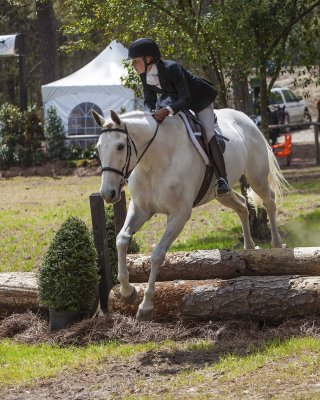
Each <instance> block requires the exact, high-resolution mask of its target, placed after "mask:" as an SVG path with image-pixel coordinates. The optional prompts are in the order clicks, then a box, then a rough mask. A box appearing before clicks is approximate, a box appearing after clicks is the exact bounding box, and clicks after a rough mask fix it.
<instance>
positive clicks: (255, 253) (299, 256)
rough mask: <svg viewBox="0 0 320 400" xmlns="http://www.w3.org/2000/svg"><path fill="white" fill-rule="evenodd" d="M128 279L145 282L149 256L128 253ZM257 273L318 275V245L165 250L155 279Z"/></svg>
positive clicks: (203, 277)
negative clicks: (251, 248) (246, 248)
mask: <svg viewBox="0 0 320 400" xmlns="http://www.w3.org/2000/svg"><path fill="white" fill-rule="evenodd" d="M127 266H128V270H129V274H130V282H147V280H148V277H149V272H150V256H143V255H139V254H129V255H128V257H127ZM244 275H246V276H249V275H250V276H253V275H255V276H257V275H275V276H280V275H309V276H320V248H318V247H297V248H294V249H289V248H285V249H259V250H243V251H233V250H200V251H192V252H189V253H185V252H177V253H168V254H167V256H166V260H165V262H164V264H163V265H162V266H161V268H160V270H159V273H158V276H157V281H173V280H178V279H186V280H188V279H190V280H198V279H199V280H201V279H216V278H220V279H230V278H236V277H239V276H244Z"/></svg>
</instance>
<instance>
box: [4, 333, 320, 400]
mask: <svg viewBox="0 0 320 400" xmlns="http://www.w3.org/2000/svg"><path fill="white" fill-rule="evenodd" d="M159 353H160V354H162V356H163V357H165V358H166V359H170V358H172V362H173V363H174V357H175V356H176V355H180V356H182V357H187V355H189V358H190V359H191V360H192V358H194V360H201V354H203V355H204V356H205V358H206V362H205V363H203V362H194V365H193V367H192V366H189V367H187V368H186V367H184V366H183V365H181V369H180V371H179V370H178V371H176V373H174V374H173V375H172V374H170V373H169V372H167V374H166V373H164V374H156V373H155V374H152V376H151V377H150V378H148V376H150V374H148V373H146V374H144V372H143V371H144V366H143V361H141V360H149V362H148V363H146V364H145V366H148V365H149V366H150V365H152V364H153V361H152V360H153V359H154V365H155V368H157V367H156V360H157V355H158V354H159ZM319 354H320V341H319V340H318V339H317V338H315V337H300V338H290V339H286V340H274V341H271V342H269V343H265V344H264V345H261V346H260V347H258V348H254V347H251V348H248V349H247V354H246V355H237V354H234V353H230V354H225V355H223V354H221V352H220V351H219V346H217V347H216V345H215V343H214V342H212V341H206V340H201V341H200V340H199V341H193V342H180V343H174V342H165V343H162V344H161V343H146V344H135V345H129V344H120V343H114V342H112V343H103V344H101V345H95V346H93V345H90V346H87V347H84V348H82V347H73V346H71V347H67V348H59V347H57V346H53V345H48V344H40V345H24V344H18V343H14V342H13V341H11V340H3V341H2V342H0V382H1V383H0V395H1V393H2V394H4V393H6V390H8V387H9V388H10V387H15V388H16V389H15V390H18V391H19V387H20V386H21V387H22V389H21V390H22V391H21V392H20V393H21V395H22V394H23V393H26V392H28V391H29V390H30V389H32V385H33V384H36V385H37V382H38V384H39V383H40V380H43V379H45V378H52V377H55V376H57V380H58V382H61V380H63V381H66V380H67V381H68V380H69V382H70V383H69V385H71V382H72V380H73V379H78V378H76V376H77V374H79V375H80V374H82V375H80V376H84V377H86V376H88V378H83V379H85V381H84V382H83V383H82V385H89V386H92V389H91V390H92V391H93V393H92V396H93V397H92V398H99V399H100V398H101V399H102V398H105V397H100V396H99V397H96V395H97V394H100V395H101V393H103V392H104V388H103V384H105V385H106V384H107V383H108V382H107V381H108V380H106V374H105V372H104V369H105V368H106V365H108V364H109V363H110V364H111V365H117V366H118V368H121V370H119V375H118V377H119V378H118V379H116V378H115V376H114V377H113V379H114V383H113V387H114V389H113V390H114V392H117V388H121V395H122V396H120V397H119V398H126V399H152V398H161V399H176V398H181V399H187V398H191V397H192V398H193V397H194V396H196V398H200V399H202V398H203V399H207V398H219V399H220V398H221V399H231V398H239V399H241V398H274V399H289V398H290V399H313V398H314V399H316V398H319V397H317V396H319V393H320V392H319V391H320V389H319V384H318V382H319V380H320V369H319V366H320V355H319ZM137 359H138V360H140V364H139V365H140V366H139V368H136V365H137V364H135V363H136V362H137ZM131 362H132V365H133V367H134V368H131V369H133V370H138V373H137V371H135V372H132V373H131V376H130V377H129V376H127V380H128V382H126V379H125V377H123V370H122V368H123V366H124V368H125V369H129V368H127V367H126V365H128V366H130V363H131ZM145 362H146V361H145ZM166 363H168V361H167V360H166ZM191 365H192V362H191ZM169 366H170V362H169ZM83 371H88V372H87V373H84V374H83ZM89 371H90V372H89ZM146 371H150V369H146ZM90 374H91V376H90ZM101 376H102V378H103V379H102V380H101ZM121 377H122V378H121ZM132 377H134V378H132ZM103 382H104V383H103ZM58 385H59V383H58ZM109 385H110V383H109ZM44 386H45V385H41V384H40V390H41V388H42V387H44ZM23 387H24V389H23ZM6 388H7V389H6ZM98 388H99V389H100V390H101V392H100V391H99V392H95V390H97V389H98ZM2 390H4V391H2ZM35 390H37V389H35ZM31 393H32V392H31ZM35 393H36V392H35ZM118 394H119V395H120V393H119V392H118ZM189 396H190V397H189ZM17 398H18V397H17ZM19 398H20V397H19ZM21 398H24V397H21ZM27 398H28V399H29V398H30V397H27ZM31 398H32V395H31ZM59 398H60V397H59ZM63 398H67V397H63ZM90 398H91V397H90ZM110 398H111V397H110ZM112 398H113V397H112ZM116 398H118V397H116Z"/></svg>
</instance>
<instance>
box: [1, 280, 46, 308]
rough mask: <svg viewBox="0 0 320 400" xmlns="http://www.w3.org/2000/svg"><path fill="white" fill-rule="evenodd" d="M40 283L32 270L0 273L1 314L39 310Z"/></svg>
mask: <svg viewBox="0 0 320 400" xmlns="http://www.w3.org/2000/svg"><path fill="white" fill-rule="evenodd" d="M39 308H40V307H39V299H38V284H37V278H36V275H35V274H34V273H32V272H12V273H10V272H7V273H1V274H0V315H5V314H6V313H12V312H23V311H26V310H32V311H37V310H39Z"/></svg>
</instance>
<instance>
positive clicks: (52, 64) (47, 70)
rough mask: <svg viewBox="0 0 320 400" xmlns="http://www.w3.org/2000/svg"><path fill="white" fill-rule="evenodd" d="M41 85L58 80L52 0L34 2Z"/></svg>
mask: <svg viewBox="0 0 320 400" xmlns="http://www.w3.org/2000/svg"><path fill="white" fill-rule="evenodd" d="M36 12H37V19H38V30H39V36H40V56H41V66H42V84H46V83H49V82H53V81H55V80H57V79H58V51H57V47H58V44H57V32H56V30H57V24H56V19H55V15H54V10H53V4H52V0H36Z"/></svg>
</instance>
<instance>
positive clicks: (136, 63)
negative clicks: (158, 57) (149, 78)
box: [132, 56, 152, 75]
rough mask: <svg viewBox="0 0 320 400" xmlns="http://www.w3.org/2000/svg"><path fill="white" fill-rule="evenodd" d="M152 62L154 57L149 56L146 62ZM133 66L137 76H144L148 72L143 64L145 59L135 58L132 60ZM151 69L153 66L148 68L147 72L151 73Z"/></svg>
mask: <svg viewBox="0 0 320 400" xmlns="http://www.w3.org/2000/svg"><path fill="white" fill-rule="evenodd" d="M151 60H152V57H149V56H147V57H146V61H147V62H148V63H149V62H150V61H151ZM132 66H133V68H134V69H135V70H136V72H137V74H139V75H140V74H143V73H144V72H146V67H145V65H144V62H143V58H142V57H138V58H133V59H132ZM150 69H151V65H148V66H147V71H149V70H150Z"/></svg>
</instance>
